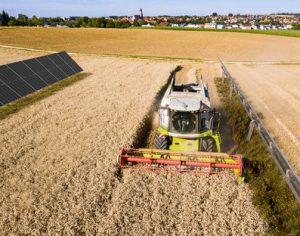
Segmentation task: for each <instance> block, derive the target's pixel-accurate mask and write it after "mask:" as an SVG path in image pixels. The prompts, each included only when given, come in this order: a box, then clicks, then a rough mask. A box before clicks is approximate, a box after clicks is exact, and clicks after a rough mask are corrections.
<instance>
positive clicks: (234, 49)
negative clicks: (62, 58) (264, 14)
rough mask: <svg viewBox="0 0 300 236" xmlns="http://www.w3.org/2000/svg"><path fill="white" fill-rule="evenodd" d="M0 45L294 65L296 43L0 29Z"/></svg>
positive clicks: (238, 36)
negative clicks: (284, 62) (289, 62)
mask: <svg viewBox="0 0 300 236" xmlns="http://www.w3.org/2000/svg"><path fill="white" fill-rule="evenodd" d="M0 44H2V45H3V44H4V45H14V46H20V47H31V48H38V49H45V50H55V51H62V50H66V51H68V52H84V53H97V54H114V55H144V56H154V57H159V56H160V57H177V58H197V59H208V60H216V59H217V57H218V56H219V57H221V58H222V59H224V60H233V61H300V58H299V55H300V39H299V38H289V37H279V36H266V35H257V34H246V33H229V32H191V31H164V30H133V29H88V28H80V29H70V28H62V29H57V28H14V29H1V31H0Z"/></svg>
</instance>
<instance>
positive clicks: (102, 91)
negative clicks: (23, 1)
mask: <svg viewBox="0 0 300 236" xmlns="http://www.w3.org/2000/svg"><path fill="white" fill-rule="evenodd" d="M77 61H78V62H79V64H80V65H81V66H83V68H84V69H85V71H86V72H92V73H93V75H92V76H90V77H89V78H87V79H85V80H84V81H80V82H78V83H77V84H74V85H72V86H70V87H68V88H65V89H64V90H62V91H60V92H58V93H57V94H55V95H53V96H51V97H49V98H47V99H45V100H42V101H40V102H38V103H36V104H35V105H33V106H30V107H28V108H26V109H24V110H22V111H20V112H19V113H17V114H14V115H12V116H10V117H8V118H7V119H5V120H2V121H1V122H0V133H1V136H0V144H1V145H0V168H1V171H0V173H1V178H0V188H1V189H0V190H1V191H0V229H2V232H1V233H3V234H8V233H12V234H21V233H22V234H32V235H39V234H41V233H45V234H50V235H54V234H83V233H85V234H94V233H99V234H100V233H104V234H108V233H109V231H110V230H111V229H109V228H108V225H112V226H114V227H118V230H119V231H118V233H122V232H124V231H126V228H128V232H130V231H131V230H132V229H134V228H135V227H137V225H139V227H140V228H141V230H143V229H144V231H145V232H149V233H151V232H152V231H155V232H156V233H157V234H163V233H164V232H172V233H173V234H175V233H176V231H178V233H183V232H189V231H190V232H196V230H197V229H199V230H200V231H199V232H200V233H205V232H207V233H211V232H216V233H218V232H221V233H224V234H230V233H231V232H233V231H231V230H234V229H231V228H230V227H231V226H226V230H224V231H221V230H222V228H224V227H225V225H227V224H229V222H230V224H231V223H233V222H234V223H233V224H234V225H235V226H236V227H237V229H238V230H240V232H237V231H236V232H237V233H243V232H244V233H247V232H264V230H265V228H264V223H263V221H262V220H261V218H260V217H259V216H258V214H257V213H256V210H255V209H254V208H253V206H252V204H251V202H250V201H251V194H250V193H249V190H248V189H247V186H246V185H241V186H238V185H236V184H233V181H232V180H228V179H227V178H226V179H225V178H222V177H221V178H215V177H210V178H205V177H201V178H200V177H196V176H191V175H186V176H177V177H174V179H173V177H171V176H169V175H167V176H165V175H154V174H151V173H150V174H149V173H143V174H141V173H139V174H137V173H133V174H130V173H126V172H125V173H124V178H121V179H119V178H118V176H116V166H115V161H116V160H115V157H116V154H117V153H118V151H119V147H121V146H127V145H130V144H131V143H133V142H134V141H136V140H137V139H138V137H135V135H136V134H137V133H138V132H137V130H138V129H140V128H142V126H143V118H144V117H145V116H146V114H147V113H148V112H149V110H150V108H151V105H152V102H153V101H154V97H155V95H156V93H157V91H159V89H160V88H161V87H162V86H163V85H164V84H165V83H166V81H167V78H168V76H169V74H170V71H171V70H173V69H174V68H175V65H172V64H164V63H154V62H145V61H138V60H124V59H123V60H121V59H111V58H106V59H104V58H95V57H77ZM228 181H229V183H228ZM204 186H206V187H207V189H208V190H205V191H204V190H203V189H205V188H204ZM228 186H229V188H231V187H232V189H230V191H229V189H228ZM211 187H212V188H211ZM220 189H227V190H226V191H225V190H220ZM123 190H124V191H123ZM185 190H186V191H185ZM203 191H204V192H203ZM219 193H221V195H219ZM205 194H207V195H205ZM150 196H152V197H151V199H152V201H153V202H154V203H159V206H160V207H162V210H160V207H158V206H157V205H156V204H151V205H152V206H153V207H154V208H153V212H152V213H151V212H148V214H151V216H152V218H151V219H153V221H152V222H147V221H146V220H148V219H150V218H147V217H148V216H147V215H145V216H144V218H141V219H139V220H138V221H135V218H133V221H127V220H126V219H130V218H131V216H132V215H136V216H139V215H140V211H141V210H143V205H142V204H141V203H145V202H147V201H149V200H150V198H149V197H150ZM198 196H203V197H200V198H201V199H199V198H198ZM123 197H124V199H128V203H129V202H130V201H134V202H133V204H132V205H136V206H137V207H134V206H128V208H127V207H125V205H123V204H120V202H119V201H122V198H123ZM205 197H206V199H205ZM230 197H232V199H230ZM185 198H189V199H191V202H190V201H185V200H184V199H185ZM199 201H203V202H204V203H203V204H204V205H201V206H199V207H198V205H197V204H198V203H199ZM223 201H224V202H225V203H228V204H223V205H222V202H223ZM230 202H231V203H230ZM124 203H125V201H124ZM139 204H140V205H139ZM209 206H210V208H207V209H208V210H206V207H209ZM219 206H221V207H219ZM236 206H239V207H236ZM201 207H202V208H203V211H202V210H201V209H202V208H201ZM211 207H213V208H211ZM184 208H188V209H186V210H185V211H182V213H181V214H179V212H181V210H182V209H184ZM148 210H149V211H150V210H151V209H149V208H148ZM190 210H191V212H190ZM114 213H116V215H115V216H112V215H111V214H113V215H114ZM162 213H163V215H162ZM190 213H191V214H190ZM156 215H157V216H156ZM195 215H197V217H196V219H198V218H201V219H202V220H204V219H209V221H207V223H201V224H198V223H199V221H194V220H195ZM223 215H224V216H223ZM252 216H254V217H252ZM178 217H179V218H180V217H181V218H184V221H182V222H183V223H182V224H181V223H180V222H179V221H178V219H179V218H178ZM224 217H228V220H224V219H223V218H224ZM158 218H161V220H160V221H159V225H158V226H154V225H156V222H155V219H158ZM170 222H175V223H170ZM189 222H194V224H192V225H189ZM148 223H149V224H150V227H149V225H148V226H147V224H148ZM210 223H211V226H209V224H210ZM145 224H146V225H145ZM151 225H153V229H152V228H151ZM174 225H176V227H173V226H174ZM239 225H241V226H243V229H242V228H241V226H240V227H239ZM158 227H159V228H158ZM203 227H206V228H205V229H204V228H203ZM202 228H203V229H202ZM159 229H161V230H162V231H161V232H160V231H159ZM201 229H202V231H201ZM210 230H211V232H210ZM131 232H133V231H131ZM199 232H198V231H197V234H198V233H199ZM133 233H134V232H133Z"/></svg>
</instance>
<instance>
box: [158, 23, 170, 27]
mask: <svg viewBox="0 0 300 236" xmlns="http://www.w3.org/2000/svg"><path fill="white" fill-rule="evenodd" d="M157 26H161V27H166V26H168V22H160V23H159V24H158V25H157Z"/></svg>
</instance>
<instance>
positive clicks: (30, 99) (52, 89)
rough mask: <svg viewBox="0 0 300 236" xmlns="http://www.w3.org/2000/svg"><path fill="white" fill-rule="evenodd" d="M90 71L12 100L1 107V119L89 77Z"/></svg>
mask: <svg viewBox="0 0 300 236" xmlns="http://www.w3.org/2000/svg"><path fill="white" fill-rule="evenodd" d="M89 75H90V73H79V74H76V75H72V76H70V77H69V78H66V79H64V80H60V81H58V82H56V83H54V84H52V85H50V86H47V87H45V88H43V89H41V90H38V91H36V92H34V93H32V94H29V95H27V96H25V97H23V98H20V99H18V100H16V101H14V102H11V103H9V104H7V105H4V106H2V107H0V120H3V119H5V118H6V117H7V116H9V115H11V114H13V113H16V112H19V111H20V110H22V109H23V108H25V107H27V106H29V105H32V104H34V103H36V102H38V101H40V100H42V99H45V98H47V97H49V96H51V95H53V94H54V93H56V92H57V91H59V90H62V89H63V88H64V87H67V86H69V85H71V84H74V83H76V82H78V81H80V80H83V79H84V78H86V77H88V76H89Z"/></svg>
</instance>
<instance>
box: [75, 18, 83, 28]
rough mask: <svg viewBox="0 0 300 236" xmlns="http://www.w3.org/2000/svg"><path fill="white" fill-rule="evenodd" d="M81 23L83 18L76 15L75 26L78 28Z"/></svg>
mask: <svg viewBox="0 0 300 236" xmlns="http://www.w3.org/2000/svg"><path fill="white" fill-rule="evenodd" d="M82 23H83V18H82V17H78V18H77V19H76V21H75V27H77V28H79V27H80V26H82Z"/></svg>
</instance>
